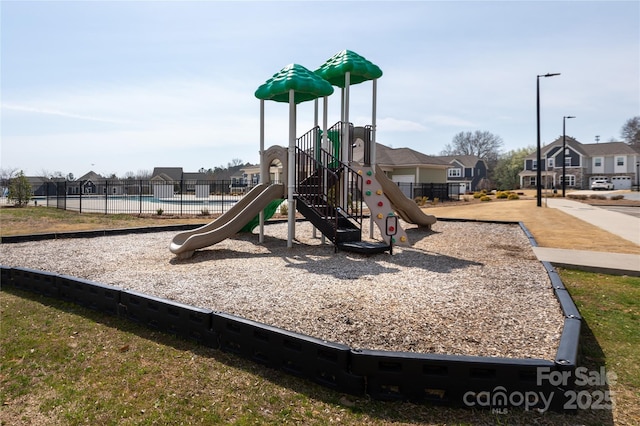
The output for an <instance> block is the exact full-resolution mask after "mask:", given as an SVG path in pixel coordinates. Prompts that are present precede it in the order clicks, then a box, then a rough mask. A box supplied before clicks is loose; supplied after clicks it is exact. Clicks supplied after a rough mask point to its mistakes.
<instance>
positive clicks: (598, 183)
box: [591, 180, 613, 191]
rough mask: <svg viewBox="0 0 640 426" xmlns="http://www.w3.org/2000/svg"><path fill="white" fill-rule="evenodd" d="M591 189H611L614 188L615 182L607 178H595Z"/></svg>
mask: <svg viewBox="0 0 640 426" xmlns="http://www.w3.org/2000/svg"><path fill="white" fill-rule="evenodd" d="M591 189H592V190H593V191H597V190H599V189H602V190H611V189H613V184H612V183H611V182H608V181H606V180H594V181H593V182H591Z"/></svg>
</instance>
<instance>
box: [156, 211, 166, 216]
mask: <svg viewBox="0 0 640 426" xmlns="http://www.w3.org/2000/svg"><path fill="white" fill-rule="evenodd" d="M162 213H164V210H162V209H158V210H156V214H157V215H158V216H162Z"/></svg>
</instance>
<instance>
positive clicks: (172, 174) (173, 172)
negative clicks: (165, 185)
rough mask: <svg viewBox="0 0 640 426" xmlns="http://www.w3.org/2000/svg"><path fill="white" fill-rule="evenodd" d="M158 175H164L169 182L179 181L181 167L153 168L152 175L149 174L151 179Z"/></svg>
mask: <svg viewBox="0 0 640 426" xmlns="http://www.w3.org/2000/svg"><path fill="white" fill-rule="evenodd" d="M158 175H166V176H168V177H169V178H170V180H181V179H182V167H154V168H153V173H152V174H151V179H153V178H154V177H156V176H158ZM165 180H166V179H165Z"/></svg>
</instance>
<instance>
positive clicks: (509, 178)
mask: <svg viewBox="0 0 640 426" xmlns="http://www.w3.org/2000/svg"><path fill="white" fill-rule="evenodd" d="M532 152H535V148H534V147H527V148H519V149H514V150H512V151H509V152H507V153H506V154H502V155H501V156H500V158H499V159H498V163H497V164H496V167H495V169H494V170H493V179H494V182H495V185H496V187H497V188H498V189H500V190H507V189H516V188H517V187H518V185H520V179H519V177H518V173H520V172H521V171H522V169H524V158H525V157H526V156H527V155H529V154H531V153H532Z"/></svg>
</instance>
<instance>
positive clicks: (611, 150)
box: [582, 142, 640, 157]
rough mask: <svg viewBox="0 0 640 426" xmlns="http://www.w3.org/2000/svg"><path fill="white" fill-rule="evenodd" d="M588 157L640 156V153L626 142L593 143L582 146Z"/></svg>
mask: <svg viewBox="0 0 640 426" xmlns="http://www.w3.org/2000/svg"><path fill="white" fill-rule="evenodd" d="M582 147H583V148H584V150H585V152H586V153H587V155H589V156H591V157H594V156H597V155H602V156H605V155H634V154H635V155H639V154H640V151H638V150H637V149H634V147H632V146H631V145H628V144H626V143H624V142H605V143H591V144H585V145H582Z"/></svg>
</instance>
